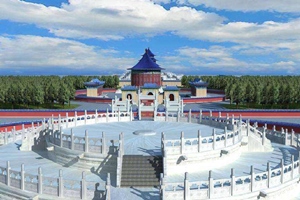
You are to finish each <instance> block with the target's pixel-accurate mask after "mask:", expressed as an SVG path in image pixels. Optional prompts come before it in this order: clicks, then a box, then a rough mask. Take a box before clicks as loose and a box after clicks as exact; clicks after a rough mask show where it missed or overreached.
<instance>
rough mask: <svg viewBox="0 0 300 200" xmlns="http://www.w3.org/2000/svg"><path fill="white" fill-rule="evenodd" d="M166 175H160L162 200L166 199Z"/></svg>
mask: <svg viewBox="0 0 300 200" xmlns="http://www.w3.org/2000/svg"><path fill="white" fill-rule="evenodd" d="M164 184H165V183H164V174H163V173H160V199H164V190H165V185H164Z"/></svg>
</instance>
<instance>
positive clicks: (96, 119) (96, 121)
mask: <svg viewBox="0 0 300 200" xmlns="http://www.w3.org/2000/svg"><path fill="white" fill-rule="evenodd" d="M95 123H98V111H97V109H96V110H95Z"/></svg>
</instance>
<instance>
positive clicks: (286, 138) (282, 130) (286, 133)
mask: <svg viewBox="0 0 300 200" xmlns="http://www.w3.org/2000/svg"><path fill="white" fill-rule="evenodd" d="M281 133H282V134H284V136H285V137H284V138H285V142H284V143H285V145H288V132H284V129H283V128H282V129H281Z"/></svg>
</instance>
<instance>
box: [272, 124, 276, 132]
mask: <svg viewBox="0 0 300 200" xmlns="http://www.w3.org/2000/svg"><path fill="white" fill-rule="evenodd" d="M275 132H276V126H275V125H273V134H274V133H275Z"/></svg>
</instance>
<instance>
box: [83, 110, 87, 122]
mask: <svg viewBox="0 0 300 200" xmlns="http://www.w3.org/2000/svg"><path fill="white" fill-rule="evenodd" d="M86 122H87V111H86V110H84V124H86Z"/></svg>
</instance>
